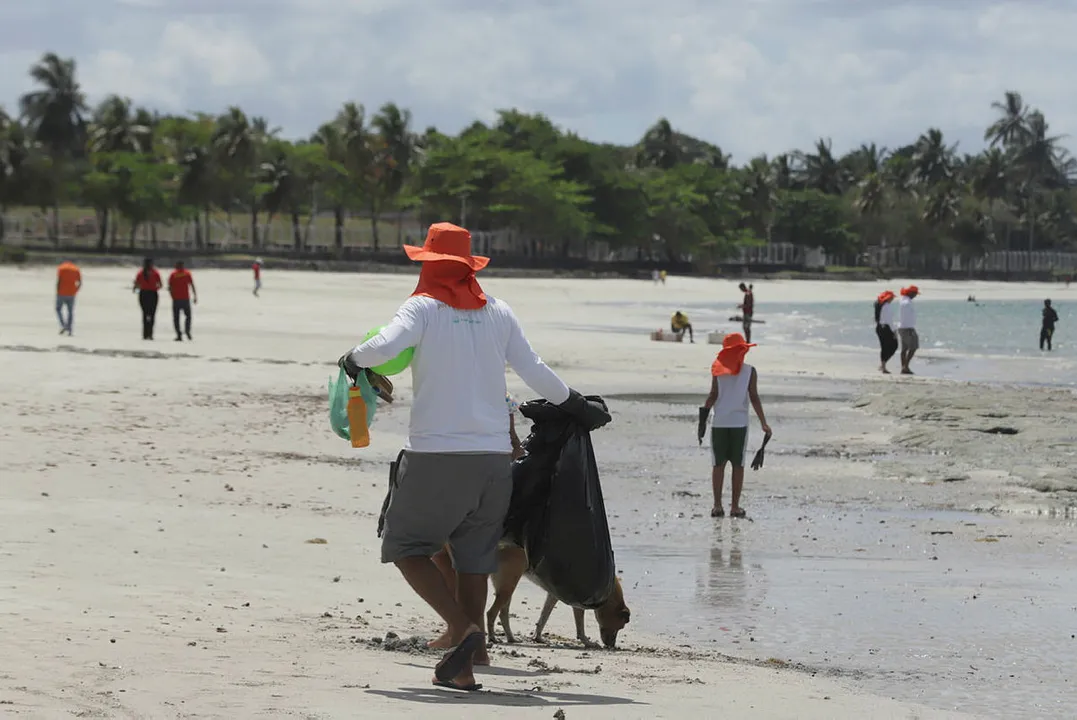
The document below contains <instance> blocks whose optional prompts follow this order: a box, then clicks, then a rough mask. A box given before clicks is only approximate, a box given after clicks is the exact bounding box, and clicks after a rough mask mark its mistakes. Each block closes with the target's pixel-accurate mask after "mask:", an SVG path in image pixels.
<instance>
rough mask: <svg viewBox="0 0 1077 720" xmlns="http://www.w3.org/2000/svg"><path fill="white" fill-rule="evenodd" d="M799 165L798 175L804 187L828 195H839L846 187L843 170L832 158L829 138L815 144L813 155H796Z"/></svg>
mask: <svg viewBox="0 0 1077 720" xmlns="http://www.w3.org/2000/svg"><path fill="white" fill-rule="evenodd" d="M796 159H797V160H798V161H799V163H800V168H799V173H798V174H799V175H800V179H801V182H803V184H804V186H805V187H808V188H811V189H814V190H819V191H820V192H824V193H826V194H828V195H841V194H842V192H844V190H845V188H846V186H847V185H848V180H849V178H848V176H847V173H846V171H845V169H844V168H843V167H842V166H841V164H840V163H839V162H838V161H837V159H836V158H835V157H834V152H833V150H832V148H831V142H830V139H829V138H826V139H823V138H820V139H819V140H818V141H816V143H815V152H814V153H802V152H798V153H796Z"/></svg>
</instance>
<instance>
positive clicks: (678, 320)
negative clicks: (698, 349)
mask: <svg viewBox="0 0 1077 720" xmlns="http://www.w3.org/2000/svg"><path fill="white" fill-rule="evenodd" d="M669 329H670V330H672V331H673V334H674V335H676V336H677V337H678V338H680V337H682V336H683V335H684V331H685V330H687V331H688V340H689V342H695V341H696V338H695V335H693V334H692V323H690V322H688V316H687V315H685V314H684V313H682V312H681V311H680V310H678V311H677V312H675V313H673V315H672V317H670V319H669Z"/></svg>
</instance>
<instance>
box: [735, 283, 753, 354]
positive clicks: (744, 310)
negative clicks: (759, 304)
mask: <svg viewBox="0 0 1077 720" xmlns="http://www.w3.org/2000/svg"><path fill="white" fill-rule="evenodd" d="M754 287H755V286H754V285H745V284H744V283H741V284H740V291H741V292H742V293H744V299H743V300H742V301H741V303H740V305H738V306H737V309H739V310H740V317H741V326H742V327H743V328H744V339H745V340H746V341H747V342H751V341H752V315H754V314H755V292H754V290H753V288H754Z"/></svg>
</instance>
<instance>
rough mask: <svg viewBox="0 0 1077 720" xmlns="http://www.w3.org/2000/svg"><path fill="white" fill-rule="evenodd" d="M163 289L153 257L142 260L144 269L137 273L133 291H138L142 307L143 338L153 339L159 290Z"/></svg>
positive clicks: (139, 303)
mask: <svg viewBox="0 0 1077 720" xmlns="http://www.w3.org/2000/svg"><path fill="white" fill-rule="evenodd" d="M160 289H161V273H159V272H157V268H155V267H154V266H153V258H146V259H145V260H143V261H142V269H141V270H139V271H138V275H135V282H134V284H133V285H132V286H131V292H137V293H138V305H139V307H141V308H142V339H143V340H153V324H154V322H155V321H156V320H157V300H158V298H157V291H158V290H160Z"/></svg>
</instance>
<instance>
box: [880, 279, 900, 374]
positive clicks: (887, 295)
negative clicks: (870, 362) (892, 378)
mask: <svg viewBox="0 0 1077 720" xmlns="http://www.w3.org/2000/svg"><path fill="white" fill-rule="evenodd" d="M894 297H895V295H894V293H893V292H891V291H890V290H884V291H882V292H881V293H879V297H877V298H876V299H875V335H876V336H877V337H878V338H879V359H880V360H881V361H882V362H881V364H880V365H879V370H881V371H882V372H883V373H885V374H887V375H889V374H890V371H889V370H887V369H886V363H887V362H888V361H889V360H890V358H892V357H894V353H896V352H897V349H898V339H897V335H895V334H894V306H893V305H892V304H891V303H892V302H893V301H894Z"/></svg>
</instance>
